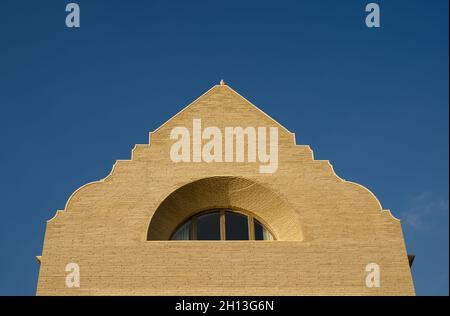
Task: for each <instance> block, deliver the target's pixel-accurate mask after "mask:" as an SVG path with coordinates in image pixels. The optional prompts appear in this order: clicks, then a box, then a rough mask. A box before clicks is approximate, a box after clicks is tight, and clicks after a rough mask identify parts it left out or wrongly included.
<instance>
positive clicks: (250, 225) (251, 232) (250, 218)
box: [247, 216, 255, 240]
mask: <svg viewBox="0 0 450 316" xmlns="http://www.w3.org/2000/svg"><path fill="white" fill-rule="evenodd" d="M247 218H248V239H249V240H255V230H254V227H255V225H254V224H253V216H248V217H247Z"/></svg>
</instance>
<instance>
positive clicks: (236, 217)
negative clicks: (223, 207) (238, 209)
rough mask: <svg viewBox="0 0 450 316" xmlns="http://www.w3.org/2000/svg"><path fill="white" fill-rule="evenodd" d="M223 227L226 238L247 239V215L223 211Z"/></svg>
mask: <svg viewBox="0 0 450 316" xmlns="http://www.w3.org/2000/svg"><path fill="white" fill-rule="evenodd" d="M225 228H226V233H225V236H226V239H227V240H248V219H247V216H244V215H241V214H237V213H231V212H225Z"/></svg>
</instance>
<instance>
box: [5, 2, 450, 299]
mask: <svg viewBox="0 0 450 316" xmlns="http://www.w3.org/2000/svg"><path fill="white" fill-rule="evenodd" d="M75 2H77V3H78V4H79V5H80V7H81V28H79V29H68V28H66V27H65V23H64V21H65V16H66V12H65V5H66V4H67V3H69V1H63V0H58V1H56V0H55V1H53V0H45V1H44V0H43V1H24V0H20V1H17V0H2V1H1V2H0V109H1V112H0V142H1V151H0V212H1V214H0V215H1V217H0V237H1V239H0V294H19V295H34V293H35V288H36V282H37V276H38V264H37V262H36V260H35V256H36V255H40V254H41V251H42V242H43V238H44V232H45V223H46V220H48V219H50V218H51V217H53V215H54V214H55V211H56V210H57V209H63V208H64V205H65V203H66V200H67V198H68V197H69V196H70V194H71V193H72V192H73V191H74V190H76V189H77V188H78V187H80V186H81V185H83V184H85V183H87V182H90V181H94V180H98V179H101V178H103V177H105V176H106V175H107V174H108V173H109V171H110V170H111V167H112V165H113V163H114V162H115V160H116V159H129V157H130V153H131V149H132V148H133V146H134V144H136V143H146V142H147V141H148V132H150V131H152V130H154V129H156V128H157V127H158V126H159V125H160V124H162V123H163V122H165V121H166V120H167V119H168V118H170V117H171V116H172V115H174V114H175V113H176V112H178V111H179V110H180V109H181V108H182V107H184V106H185V105H187V104H188V103H190V102H191V101H192V100H193V99H195V98H196V97H198V96H199V95H201V94H202V93H203V92H204V91H206V90H207V89H209V88H210V87H211V86H212V85H214V84H217V83H218V82H219V80H220V79H221V78H223V79H225V80H226V81H227V82H228V83H229V84H230V86H231V87H233V88H234V89H235V90H237V91H238V92H240V93H241V94H243V95H244V96H245V97H246V98H248V99H249V100H251V101H252V102H253V103H255V104H256V105H258V106H259V107H260V108H261V109H262V110H264V111H265V112H267V113H268V114H269V115H271V116H272V117H273V118H274V119H276V120H277V121H279V122H280V123H282V124H283V125H284V126H286V127H287V128H288V129H289V130H290V131H292V132H295V133H296V135H297V142H298V143H300V144H309V145H311V148H312V149H313V150H314V153H315V157H316V158H317V159H327V160H330V162H331V163H332V164H333V166H334V168H335V170H336V172H337V174H338V175H340V176H341V177H342V178H344V179H347V180H351V181H355V182H358V183H361V184H363V185H364V186H366V187H368V188H369V189H370V190H372V191H373V192H374V193H375V194H376V195H377V197H378V198H379V200H380V202H381V203H382V205H383V207H384V208H386V209H391V210H392V212H393V214H394V215H395V216H396V217H398V218H400V219H401V220H402V225H403V230H404V235H405V239H406V243H407V248H408V251H409V252H410V253H415V254H416V255H417V258H416V261H415V263H414V266H413V277H414V282H415V286H416V289H417V294H422V295H423V294H447V295H448V292H449V274H448V273H449V265H448V258H449V253H448V250H449V245H448V240H449V235H448V225H449V218H448V215H449V203H448V189H449V187H448V186H449V178H448V176H449V170H448V166H449V147H448V135H449V121H448V115H449V113H448V112H449V98H448V83H449V82H448V81H449V80H448V79H449V78H448V67H449V64H448V57H449V56H448V54H449V51H448V0H442V1H439V0H432V1H430V0H428V1H425V0H420V1H419V0H412V1H400V0H396V1H377V3H379V4H380V6H381V28H380V29H368V28H367V27H366V26H365V24H364V19H365V15H366V13H365V11H364V8H365V5H366V4H367V3H368V2H370V1H360V0H347V1H335V0H328V1H323V0H320V1H318V0H310V1H298V0H295V1H294V0H292V1H275V0H271V1H262V0H258V1H239V0H226V1H211V0H208V1H198V0H191V1H168V0H164V1H119V0H108V1H106V0H104V1H100V0H95V1H93V0H82V1H81V0H80V1H75Z"/></svg>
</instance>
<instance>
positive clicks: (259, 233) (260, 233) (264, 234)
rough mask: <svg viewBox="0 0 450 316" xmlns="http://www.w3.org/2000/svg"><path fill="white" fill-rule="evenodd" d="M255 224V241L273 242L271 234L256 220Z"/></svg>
mask: <svg viewBox="0 0 450 316" xmlns="http://www.w3.org/2000/svg"><path fill="white" fill-rule="evenodd" d="M253 221H254V223H255V240H272V239H273V238H272V235H271V234H270V232H269V231H268V230H267V229H266V228H265V227H264V226H263V225H262V224H261V223H260V222H258V221H257V220H256V219H253Z"/></svg>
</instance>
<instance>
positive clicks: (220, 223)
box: [171, 209, 274, 240]
mask: <svg viewBox="0 0 450 316" xmlns="http://www.w3.org/2000/svg"><path fill="white" fill-rule="evenodd" d="M273 239H274V237H273V235H272V234H271V233H270V231H269V230H268V229H267V228H266V227H265V226H264V225H263V224H261V222H260V221H258V220H257V219H256V218H254V217H253V216H251V215H247V214H245V213H242V212H237V211H235V210H231V209H213V210H208V211H205V212H201V213H199V214H197V215H194V216H192V217H191V218H190V219H188V220H187V221H186V222H184V223H183V224H182V225H181V226H179V227H178V229H177V230H176V231H175V233H174V234H173V235H172V238H171V240H273Z"/></svg>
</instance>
